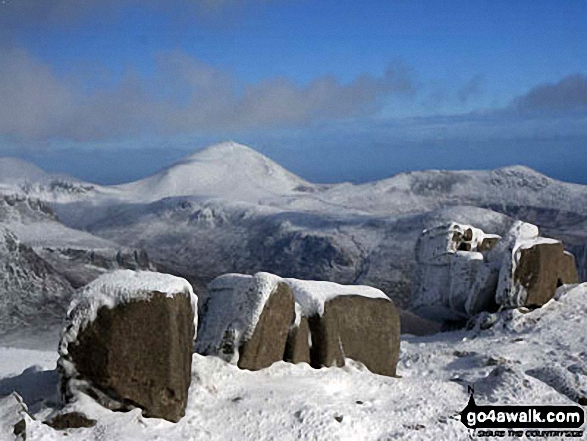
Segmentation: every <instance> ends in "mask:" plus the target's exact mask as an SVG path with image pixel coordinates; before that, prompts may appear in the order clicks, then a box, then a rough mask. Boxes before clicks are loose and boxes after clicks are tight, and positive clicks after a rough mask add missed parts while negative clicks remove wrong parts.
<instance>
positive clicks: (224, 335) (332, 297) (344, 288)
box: [196, 273, 400, 376]
mask: <svg viewBox="0 0 587 441" xmlns="http://www.w3.org/2000/svg"><path fill="white" fill-rule="evenodd" d="M283 285H285V286H288V287H289V288H288V291H289V290H291V292H292V293H293V299H295V316H294V314H293V306H294V305H293V299H292V303H291V316H289V321H288V320H286V318H287V317H288V316H286V315H282V314H281V312H280V310H279V309H278V310H276V312H275V313H273V314H275V315H276V317H275V318H274V319H272V320H271V321H268V323H271V326H274V328H267V329H272V331H271V333H272V335H273V337H271V336H270V335H267V336H266V337H263V338H264V339H265V340H266V341H270V339H271V338H273V339H275V343H274V344H273V345H272V346H271V348H272V349H271V354H272V357H273V361H278V360H283V359H285V360H286V361H291V362H294V363H298V362H304V361H305V362H310V363H311V364H312V365H313V366H315V367H320V366H343V365H344V359H345V357H348V358H353V359H355V360H358V361H361V362H362V363H364V364H365V365H366V366H367V367H368V368H369V369H371V370H372V371H373V372H376V373H380V374H383V375H390V376H393V375H395V366H396V364H397V358H398V356H399V335H400V323H399V315H398V313H397V311H396V310H395V306H394V305H393V302H392V301H391V300H389V298H387V296H386V295H385V294H384V293H383V292H381V291H380V290H378V289H375V288H372V287H368V286H355V285H339V284H337V283H332V282H320V281H308V280H298V279H291V278H289V279H287V278H283V279H282V278H280V277H277V276H274V275H272V274H268V273H257V274H255V275H254V276H246V275H240V274H227V275H224V276H220V277H218V278H217V279H215V280H213V281H212V282H211V283H210V285H209V286H208V290H209V294H210V300H209V302H208V304H207V305H206V306H205V309H204V311H203V317H202V324H201V327H200V330H199V333H198V341H197V342H196V350H197V352H199V353H202V354H207V355H219V356H221V357H222V358H224V359H225V360H226V361H228V362H231V363H233V364H238V366H239V367H244V366H243V362H242V361H241V360H242V357H243V355H244V354H245V353H246V350H247V344H250V343H249V342H250V341H252V339H253V338H254V336H255V334H256V333H267V332H268V331H267V330H263V328H264V327H266V326H267V325H266V324H264V323H263V315H264V314H269V313H270V312H267V313H266V311H267V305H270V304H271V303H270V302H271V297H272V296H273V295H276V293H278V289H279V287H281V286H283ZM282 296H283V294H282ZM283 305H285V298H284V301H283ZM269 311H270V310H269ZM277 323H281V325H280V326H281V328H280V329H279V330H277ZM288 334H289V337H288ZM283 336H285V338H286V339H287V344H286V340H282V337H283ZM282 342H283V343H282ZM278 356H279V358H278ZM261 367H263V366H261Z"/></svg>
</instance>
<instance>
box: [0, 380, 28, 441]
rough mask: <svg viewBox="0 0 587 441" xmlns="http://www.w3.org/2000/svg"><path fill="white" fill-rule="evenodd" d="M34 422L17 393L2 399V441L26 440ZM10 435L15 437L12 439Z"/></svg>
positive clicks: (0, 403) (0, 421)
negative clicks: (8, 440) (12, 440)
mask: <svg viewBox="0 0 587 441" xmlns="http://www.w3.org/2000/svg"><path fill="white" fill-rule="evenodd" d="M32 421H33V419H32V417H31V416H30V415H29V414H28V408H27V406H26V404H25V403H24V401H23V399H22V397H21V396H20V395H18V394H17V393H16V392H13V393H12V394H10V395H8V396H7V397H3V398H0V438H1V439H15V440H23V441H24V440H26V439H27V433H28V431H29V430H30V429H29V426H30V424H31V422H32ZM10 435H13V437H10ZM4 437H6V438H4ZM9 437H10V438H9Z"/></svg>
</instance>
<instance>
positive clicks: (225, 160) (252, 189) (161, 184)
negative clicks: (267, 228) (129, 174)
mask: <svg viewBox="0 0 587 441" xmlns="http://www.w3.org/2000/svg"><path fill="white" fill-rule="evenodd" d="M299 186H311V184H309V183H307V182H306V181H304V180H303V179H301V178H299V177H297V176H295V175H294V174H292V173H290V172H288V171H287V170H285V169H284V168H282V167H281V166H280V165H278V164H276V163H275V162H273V161H271V160H270V159H269V158H267V157H265V156H263V155H261V154H260V153H257V152H256V151H254V150H253V149H251V148H249V147H246V146H244V145H241V144H237V143H235V142H225V143H221V144H216V145H213V146H211V147H208V148H206V149H204V150H202V151H200V152H197V153H195V154H193V155H191V156H188V157H187V158H185V159H184V160H183V161H181V162H179V163H176V164H174V165H172V166H170V167H168V168H166V169H164V170H163V171H161V172H159V173H157V174H155V175H152V176H149V177H147V178H145V179H142V180H140V181H137V182H132V183H129V184H124V185H120V186H118V188H119V189H120V190H121V191H122V192H123V193H126V194H127V196H128V197H130V198H132V199H134V200H141V201H156V200H159V199H163V198H165V197H172V196H192V195H199V196H208V197H220V198H224V199H230V200H241V201H249V202H258V201H259V200H262V199H264V198H267V197H272V196H279V195H285V194H289V193H292V192H294V191H295V189H296V188H297V187H299Z"/></svg>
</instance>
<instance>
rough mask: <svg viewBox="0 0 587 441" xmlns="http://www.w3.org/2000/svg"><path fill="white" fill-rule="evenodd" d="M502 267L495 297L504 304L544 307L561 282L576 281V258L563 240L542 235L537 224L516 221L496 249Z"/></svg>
mask: <svg viewBox="0 0 587 441" xmlns="http://www.w3.org/2000/svg"><path fill="white" fill-rule="evenodd" d="M496 251H497V252H500V255H501V262H502V263H501V268H500V271H499V282H498V286H497V291H496V295H495V299H496V301H497V303H499V304H500V305H503V306H509V307H518V306H526V305H528V306H541V305H543V304H544V303H546V302H547V301H548V300H550V299H551V298H552V297H553V296H554V293H555V291H556V288H557V287H558V286H560V285H562V284H571V283H577V282H578V277H577V269H576V266H575V259H574V258H573V256H572V255H570V254H565V251H564V248H563V246H562V244H561V242H560V241H557V240H555V239H549V238H545V237H540V235H539V231H538V227H536V226H535V225H532V224H528V223H526V222H521V221H518V222H516V223H515V224H514V225H513V226H512V228H511V229H510V231H509V232H508V234H507V236H506V237H505V238H504V240H503V245H500V246H498V247H497V248H496Z"/></svg>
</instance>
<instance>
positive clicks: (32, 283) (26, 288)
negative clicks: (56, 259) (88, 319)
mask: <svg viewBox="0 0 587 441" xmlns="http://www.w3.org/2000/svg"><path fill="white" fill-rule="evenodd" d="M0 268H1V271H0V333H3V332H6V331H8V330H11V329H12V330H14V329H16V328H18V327H22V326H27V325H30V324H33V323H38V324H40V325H43V326H50V325H52V324H53V325H54V324H56V323H59V322H60V321H61V319H62V317H63V314H64V313H65V311H66V310H67V305H68V304H69V301H70V299H71V295H72V293H73V288H72V287H71V285H70V284H69V282H68V281H67V280H66V278H64V277H63V276H62V275H61V274H59V273H58V272H57V271H55V269H54V268H53V267H52V266H51V265H49V264H48V263H47V262H46V261H45V260H43V259H42V258H41V257H40V256H39V255H38V254H37V253H35V251H34V250H33V249H32V248H31V247H29V246H27V245H25V244H23V243H22V242H21V240H20V239H19V238H18V237H17V236H16V235H15V234H13V233H12V232H11V231H9V230H8V229H6V228H4V227H0Z"/></svg>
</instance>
